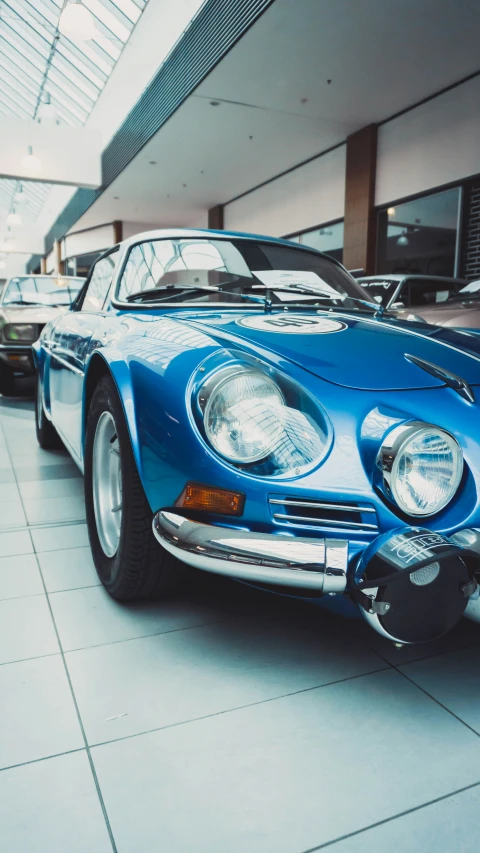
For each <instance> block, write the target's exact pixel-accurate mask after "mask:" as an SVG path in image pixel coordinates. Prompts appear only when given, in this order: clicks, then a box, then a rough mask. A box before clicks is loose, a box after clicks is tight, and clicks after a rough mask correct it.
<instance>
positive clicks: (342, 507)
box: [268, 498, 376, 512]
mask: <svg viewBox="0 0 480 853" xmlns="http://www.w3.org/2000/svg"><path fill="white" fill-rule="evenodd" d="M268 502H269V504H278V505H279V506H305V507H309V508H310V509H333V510H342V511H343V510H344V511H345V512H376V510H375V509H374V508H373V507H371V506H365V507H363V506H358V505H356V506H346V504H334V503H319V502H317V501H301V500H297V501H295V500H285V501H282V500H278V499H277V498H269V499H268Z"/></svg>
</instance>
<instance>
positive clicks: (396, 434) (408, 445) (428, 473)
mask: <svg viewBox="0 0 480 853" xmlns="http://www.w3.org/2000/svg"><path fill="white" fill-rule="evenodd" d="M377 464H378V466H379V467H380V468H381V469H382V471H383V478H384V487H385V490H386V492H387V494H388V495H389V497H390V498H391V499H392V500H394V501H395V503H396V504H397V506H398V507H399V509H401V510H402V512H404V513H406V515H422V516H428V515H434V514H435V513H437V512H440V510H441V509H443V508H444V507H445V506H446V505H447V504H448V503H449V502H450V501H451V500H452V498H453V497H454V495H455V494H456V492H457V489H458V487H459V485H460V480H461V479H462V473H463V455H462V451H461V448H460V446H459V444H458V442H457V441H456V439H455V438H454V437H453V436H452V435H450V434H449V433H448V432H445V430H443V429H439V428H438V427H436V426H433V425H432V424H423V423H411V424H403V425H402V426H399V427H396V428H395V429H393V430H392V431H391V432H390V433H389V434H388V435H387V437H386V439H385V441H384V443H383V445H382V448H381V450H380V453H379V456H378V460H377Z"/></svg>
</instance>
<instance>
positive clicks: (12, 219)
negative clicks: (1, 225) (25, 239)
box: [7, 210, 22, 226]
mask: <svg viewBox="0 0 480 853" xmlns="http://www.w3.org/2000/svg"><path fill="white" fill-rule="evenodd" d="M21 224H22V217H21V216H20V214H19V213H17V212H16V211H15V210H11V211H10V213H9V214H8V216H7V225H13V226H17V225H21Z"/></svg>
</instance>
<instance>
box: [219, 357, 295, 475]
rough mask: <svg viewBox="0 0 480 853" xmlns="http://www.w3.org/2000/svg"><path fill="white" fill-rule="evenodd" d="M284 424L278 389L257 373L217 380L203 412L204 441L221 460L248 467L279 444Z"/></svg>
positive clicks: (231, 375)
mask: <svg viewBox="0 0 480 853" xmlns="http://www.w3.org/2000/svg"><path fill="white" fill-rule="evenodd" d="M284 421H285V401H284V398H283V394H282V392H281V391H280V389H279V387H278V386H277V385H276V383H275V382H273V380H272V379H269V377H268V376H266V375H264V374H263V373H261V372H260V371H256V370H249V369H241V370H237V371H236V372H234V373H233V374H232V373H231V372H230V371H227V373H226V375H225V376H223V377H219V378H218V382H217V384H215V385H214V387H213V388H212V389H211V391H210V393H209V396H208V399H207V402H206V406H205V410H204V424H205V432H206V434H207V438H208V440H209V441H210V443H211V444H212V446H213V447H214V449H215V450H216V451H217V453H219V454H220V455H221V456H224V457H225V458H226V459H230V460H231V461H232V462H236V463H243V464H247V463H249V462H257V461H258V460H259V459H265V458H266V457H267V456H268V455H269V454H270V453H271V452H272V451H273V450H274V449H275V447H276V445H277V444H278V442H279V440H280V438H281V436H282V434H283V431H284Z"/></svg>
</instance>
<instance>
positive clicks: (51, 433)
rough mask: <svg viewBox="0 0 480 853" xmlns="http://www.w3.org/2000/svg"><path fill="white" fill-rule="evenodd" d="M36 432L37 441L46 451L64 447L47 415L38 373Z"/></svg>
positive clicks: (36, 384)
mask: <svg viewBox="0 0 480 853" xmlns="http://www.w3.org/2000/svg"><path fill="white" fill-rule="evenodd" d="M35 432H36V433H37V441H38V443H39V445H40V447H43V449H44V450H58V449H59V448H60V447H63V444H62V439H61V438H60V436H59V434H58V432H57V430H56V429H55V427H54V426H53V424H52V422H51V421H49V420H48V418H47V416H46V414H45V410H44V408H43V395H42V388H41V385H40V377H39V375H38V373H37V376H36V379H35Z"/></svg>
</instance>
